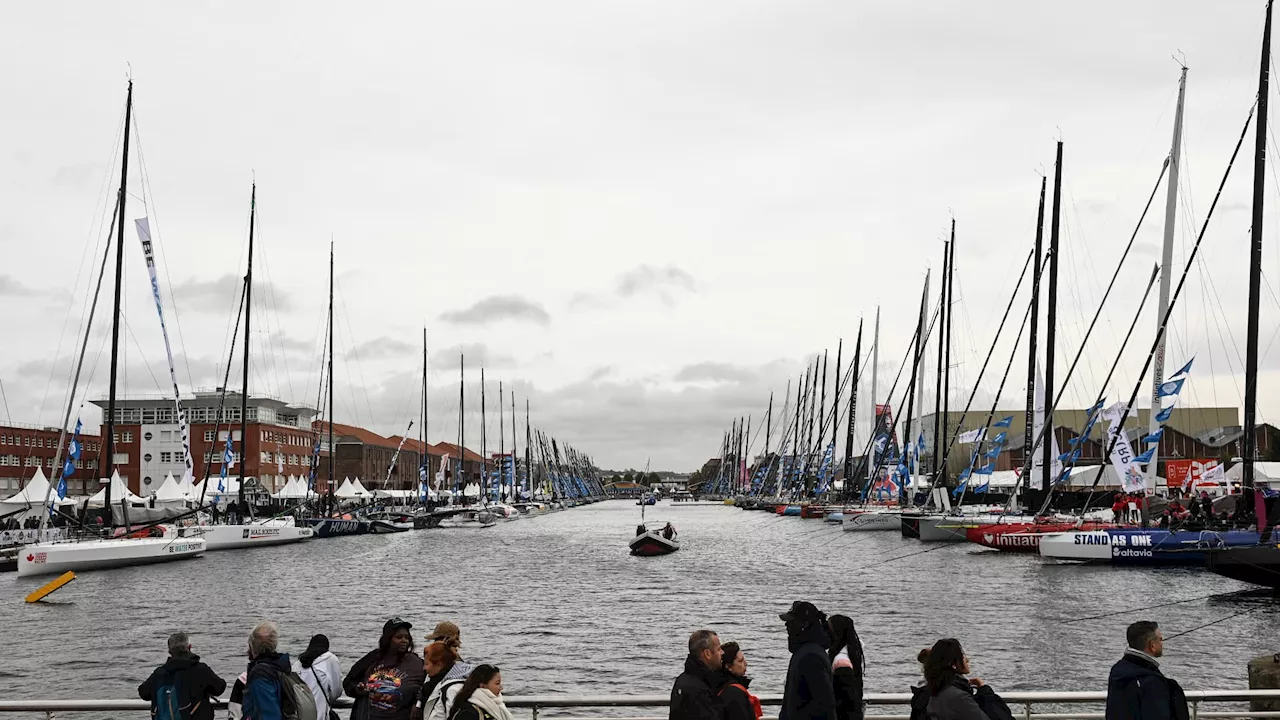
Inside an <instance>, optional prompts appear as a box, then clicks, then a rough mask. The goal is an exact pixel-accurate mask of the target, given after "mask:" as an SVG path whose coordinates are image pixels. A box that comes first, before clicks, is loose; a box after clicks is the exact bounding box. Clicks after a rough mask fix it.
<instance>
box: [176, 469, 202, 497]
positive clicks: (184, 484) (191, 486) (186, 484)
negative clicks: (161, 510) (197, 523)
mask: <svg viewBox="0 0 1280 720" xmlns="http://www.w3.org/2000/svg"><path fill="white" fill-rule="evenodd" d="M178 492H180V493H182V497H183V499H185V500H195V499H196V495H197V492H198V491H197V490H196V486H195V483H193V482H191V478H190V477H189V476H188V475H185V474H184V475H183V476H182V481H181V482H179V483H178Z"/></svg>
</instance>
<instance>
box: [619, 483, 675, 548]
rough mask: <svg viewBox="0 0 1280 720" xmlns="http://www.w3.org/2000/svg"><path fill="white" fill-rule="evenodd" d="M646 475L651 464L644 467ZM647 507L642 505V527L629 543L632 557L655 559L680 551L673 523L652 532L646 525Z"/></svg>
mask: <svg viewBox="0 0 1280 720" xmlns="http://www.w3.org/2000/svg"><path fill="white" fill-rule="evenodd" d="M644 472H645V475H648V474H649V463H648V462H646V463H645V465H644ZM645 507H646V505H644V504H643V503H641V505H640V525H638V526H637V527H636V535H635V537H633V538H631V541H630V542H628V543H627V547H629V548H631V554H632V555H639V556H642V557H653V556H655V555H670V554H671V553H673V552H675V551H677V550H679V549H680V540H678V539H677V538H678V534H677V533H676V529H675V526H673V525H672V524H671V523H665V524H664V525H663V526H662V528H661V529H658V530H650V529H649V526H648V525H646V524H645V520H644V510H645Z"/></svg>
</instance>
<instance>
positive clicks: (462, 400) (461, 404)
mask: <svg viewBox="0 0 1280 720" xmlns="http://www.w3.org/2000/svg"><path fill="white" fill-rule="evenodd" d="M466 382H467V356H466V355H465V354H463V353H458V472H456V473H454V483H453V487H454V491H455V492H456V491H457V490H458V489H459V485H458V478H461V479H462V480H461V482H462V484H461V490H462V499H463V500H464V501H465V500H466V499H467V473H466V468H467V463H466V460H467V450H466V447H467V446H466V442H467V414H466V412H465V411H464V409H465V407H466V399H467V398H466V388H465V386H466Z"/></svg>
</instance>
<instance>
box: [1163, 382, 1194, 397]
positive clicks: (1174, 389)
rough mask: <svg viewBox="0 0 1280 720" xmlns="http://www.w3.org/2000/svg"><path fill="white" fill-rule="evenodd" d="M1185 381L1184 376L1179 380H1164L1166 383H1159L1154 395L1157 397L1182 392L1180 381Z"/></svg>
mask: <svg viewBox="0 0 1280 720" xmlns="http://www.w3.org/2000/svg"><path fill="white" fill-rule="evenodd" d="M1186 381H1187V379H1186V378H1182V379H1181V380H1170V381H1169V382H1166V383H1160V387H1158V388H1156V395H1157V396H1158V397H1169V396H1170V395H1177V394H1178V393H1180V392H1182V383H1184V382H1186Z"/></svg>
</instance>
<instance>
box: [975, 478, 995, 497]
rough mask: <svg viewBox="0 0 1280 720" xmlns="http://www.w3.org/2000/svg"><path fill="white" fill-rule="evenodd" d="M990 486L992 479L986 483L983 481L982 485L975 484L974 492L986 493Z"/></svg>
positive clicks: (977, 493) (976, 493) (978, 493)
mask: <svg viewBox="0 0 1280 720" xmlns="http://www.w3.org/2000/svg"><path fill="white" fill-rule="evenodd" d="M990 486H991V482H990V481H987V482H984V483H982V484H981V485H975V486H974V487H973V494H974V495H981V494H983V493H985V492H986V491H987V488H988V487H990Z"/></svg>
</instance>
